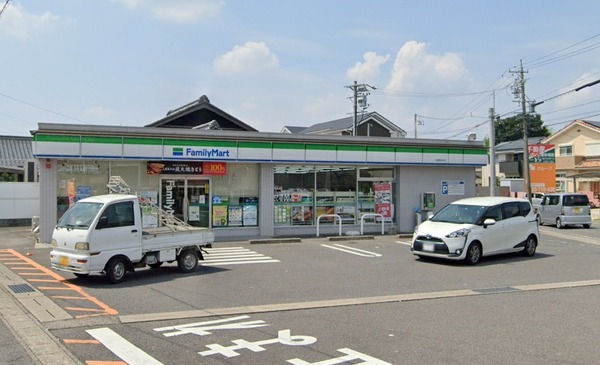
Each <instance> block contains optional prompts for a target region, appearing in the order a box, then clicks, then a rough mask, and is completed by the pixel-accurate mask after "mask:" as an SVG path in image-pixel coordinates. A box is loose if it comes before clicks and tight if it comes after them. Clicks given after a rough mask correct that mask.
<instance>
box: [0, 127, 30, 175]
mask: <svg viewBox="0 0 600 365" xmlns="http://www.w3.org/2000/svg"><path fill="white" fill-rule="evenodd" d="M31 141H32V138H31V137H17V136H0V174H2V176H3V178H2V179H0V181H2V180H4V181H20V182H23V181H28V182H33V181H37V163H36V162H34V160H33V149H32V142H31Z"/></svg>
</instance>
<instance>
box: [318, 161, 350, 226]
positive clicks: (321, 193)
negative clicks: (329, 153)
mask: <svg viewBox="0 0 600 365" xmlns="http://www.w3.org/2000/svg"><path fill="white" fill-rule="evenodd" d="M330 214H337V215H339V216H340V218H341V219H342V222H344V223H354V219H355V217H356V168H354V167H340V166H317V193H316V216H317V217H319V216H321V215H330ZM334 220H335V218H334V217H324V218H322V219H321V222H333V221H334Z"/></svg>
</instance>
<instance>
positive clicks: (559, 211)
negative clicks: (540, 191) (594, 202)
mask: <svg viewBox="0 0 600 365" xmlns="http://www.w3.org/2000/svg"><path fill="white" fill-rule="evenodd" d="M537 211H538V222H539V224H540V225H542V224H554V225H556V227H558V228H564V227H566V226H569V225H573V224H581V225H583V227H584V228H590V226H591V225H592V215H591V213H590V202H589V200H588V197H587V195H585V194H578V193H560V194H546V195H545V196H544V198H543V199H542V202H541V204H540V206H539V207H538V210H537Z"/></svg>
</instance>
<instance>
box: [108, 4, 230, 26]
mask: <svg viewBox="0 0 600 365" xmlns="http://www.w3.org/2000/svg"><path fill="white" fill-rule="evenodd" d="M113 1H114V2H118V3H121V4H124V5H125V6H126V7H128V8H129V9H133V10H142V11H148V12H150V13H151V14H152V15H153V16H154V17H155V18H157V19H160V20H165V21H169V22H174V23H193V22H196V21H199V20H204V19H210V18H214V17H215V16H217V15H219V13H220V12H221V9H222V8H223V6H225V1H224V0H168V1H164V0H113Z"/></svg>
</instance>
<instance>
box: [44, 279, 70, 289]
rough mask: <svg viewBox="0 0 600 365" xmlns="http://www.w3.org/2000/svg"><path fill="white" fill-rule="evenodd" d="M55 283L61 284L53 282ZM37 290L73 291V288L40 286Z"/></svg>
mask: <svg viewBox="0 0 600 365" xmlns="http://www.w3.org/2000/svg"><path fill="white" fill-rule="evenodd" d="M55 283H59V284H63V283H60V282H58V281H55ZM38 289H39V290H70V291H73V290H74V289H73V288H63V287H60V286H40V287H39V288H38Z"/></svg>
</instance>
